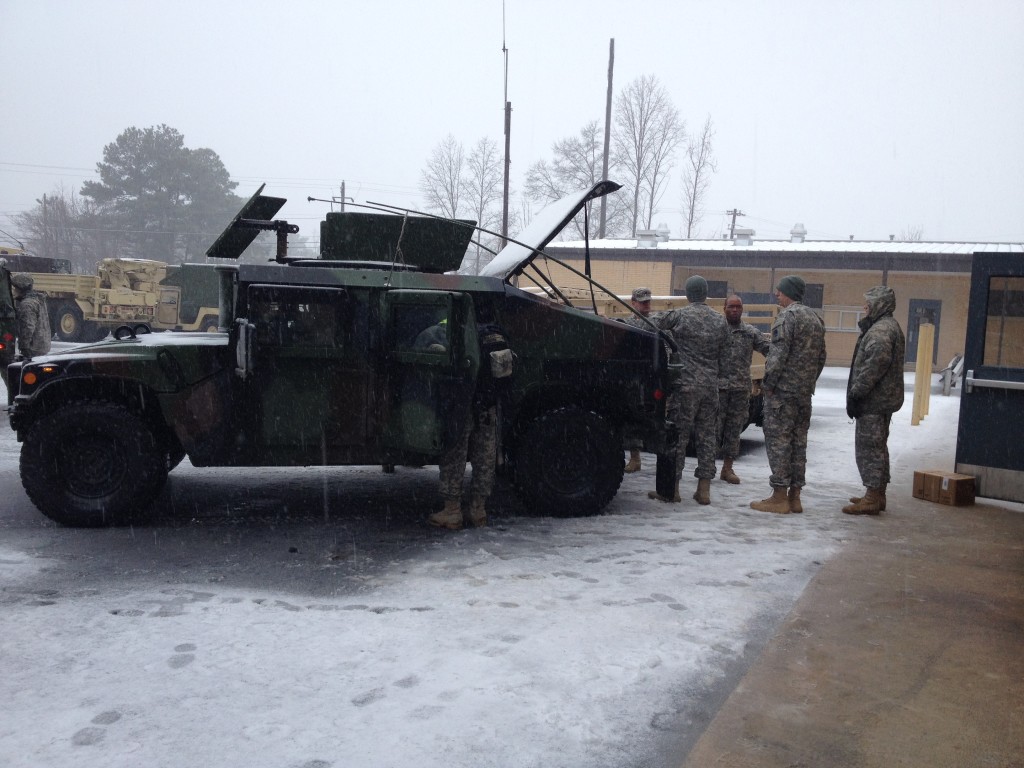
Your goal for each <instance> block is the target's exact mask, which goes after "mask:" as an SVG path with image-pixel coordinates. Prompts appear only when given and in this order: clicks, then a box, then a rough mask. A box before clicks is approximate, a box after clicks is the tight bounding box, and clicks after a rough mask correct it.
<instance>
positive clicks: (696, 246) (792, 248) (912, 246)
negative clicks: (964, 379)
mask: <svg viewBox="0 0 1024 768" xmlns="http://www.w3.org/2000/svg"><path fill="white" fill-rule="evenodd" d="M637 242H638V241H637V240H591V241H590V248H591V250H597V249H620V250H658V251H730V252H734V253H739V252H743V253H778V252H789V253H822V252H828V253H902V254H934V253H942V254H953V255H964V256H970V255H971V254H973V253H977V252H979V251H983V252H986V253H1024V243H960V242H941V241H907V240H904V241H898V240H805V241H804V242H802V243H793V242H790V241H789V240H756V239H755V240H754V241H753V242H752V243H750V244H749V245H737V244H735V243H734V242H733V241H732V240H721V239H720V240H666V241H661V242H659V243H657V244H656V245H648V244H647V243H648V242H649V241H644V242H645V246H646V247H638V245H637ZM585 245H586V244H585V243H584V242H583V241H582V240H573V241H562V242H558V243H551V244H550V245H549V246H548V248H547V249H546V250H554V249H556V248H572V249H582V248H584V247H585Z"/></svg>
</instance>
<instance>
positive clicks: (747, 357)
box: [718, 322, 770, 390]
mask: <svg viewBox="0 0 1024 768" xmlns="http://www.w3.org/2000/svg"><path fill="white" fill-rule="evenodd" d="M769 346H770V344H769V342H768V337H767V335H765V334H763V333H761V331H759V330H757V328H755V327H754V326H752V325H751V324H750V323H744V322H740V323H739V324H738V325H730V326H729V341H728V343H727V344H726V349H725V354H724V355H723V357H722V366H721V370H719V372H718V388H719V389H748V390H749V389H750V386H751V381H750V361H751V360H752V359H753V357H754V350H755V349H756V350H757V351H758V352H760V353H761V354H762V355H767V354H768V348H769Z"/></svg>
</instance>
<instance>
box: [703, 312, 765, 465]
mask: <svg viewBox="0 0 1024 768" xmlns="http://www.w3.org/2000/svg"><path fill="white" fill-rule="evenodd" d="M742 318H743V299H741V298H740V297H739V296H736V295H732V296H730V297H729V298H728V299H726V300H725V320H726V322H727V323H728V324H729V343H728V345H727V346H726V352H725V355H724V356H723V358H722V369H721V370H720V371H719V372H718V431H717V432H716V434H717V435H718V440H719V447H720V449H721V451H722V458H723V459H724V460H725V463H724V464H722V474H721V475H719V477H720V478H721V479H722V480H725V482H727V483H733V484H736V483H739V481H740V479H739V477H738V476H737V475H736V472H735V471H734V470H733V467H732V463H733V461H734V460H735V459H736V457H737V456H739V455H740V432H742V431H743V428H744V427H745V426H747V415H748V413H749V412H750V388H751V386H752V381H751V379H750V361H751V359H752V358H753V356H754V350H755V349H756V350H757V351H758V352H760V353H761V354H762V355H767V354H768V346H769V344H768V337H767V336H766V335H765V334H764V333H762V332H761V331H759V330H757V328H755V327H754V326H752V325H751V324H750V323H744V322H743V320H742Z"/></svg>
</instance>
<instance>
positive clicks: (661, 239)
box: [636, 224, 669, 248]
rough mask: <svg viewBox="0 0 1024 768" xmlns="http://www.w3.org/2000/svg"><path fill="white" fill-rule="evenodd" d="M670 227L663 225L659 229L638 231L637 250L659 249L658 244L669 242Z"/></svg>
mask: <svg viewBox="0 0 1024 768" xmlns="http://www.w3.org/2000/svg"><path fill="white" fill-rule="evenodd" d="M668 235H669V231H668V227H666V226H665V225H664V224H662V225H661V226H660V227H658V229H638V230H637V231H636V247H637V248H657V247H658V243H665V242H668Z"/></svg>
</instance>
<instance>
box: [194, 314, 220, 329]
mask: <svg viewBox="0 0 1024 768" xmlns="http://www.w3.org/2000/svg"><path fill="white" fill-rule="evenodd" d="M219 328H220V320H219V319H218V318H216V317H214V316H213V315H207V316H206V317H204V318H203V322H202V323H200V325H199V330H200V331H202V332H203V333H216V332H217V331H218V330H219Z"/></svg>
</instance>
